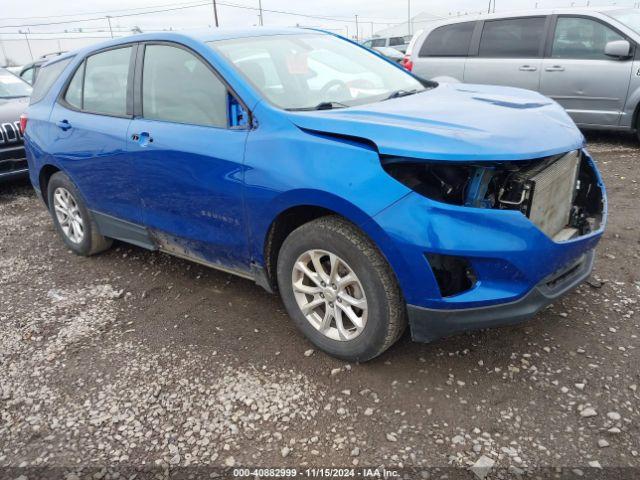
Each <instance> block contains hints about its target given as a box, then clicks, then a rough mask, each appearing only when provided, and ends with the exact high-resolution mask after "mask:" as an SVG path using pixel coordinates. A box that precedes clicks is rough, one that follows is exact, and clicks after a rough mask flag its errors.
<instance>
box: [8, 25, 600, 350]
mask: <svg viewBox="0 0 640 480" xmlns="http://www.w3.org/2000/svg"><path fill="white" fill-rule="evenodd" d="M21 126H22V128H23V130H24V131H25V142H26V149H27V157H28V162H29V172H30V176H31V181H32V183H33V186H34V187H35V189H36V190H37V191H38V192H39V194H40V195H41V197H42V199H43V200H44V203H45V204H46V205H47V207H48V209H49V210H50V212H51V217H52V219H53V222H54V224H55V228H56V230H57V232H58V233H59V234H60V236H61V237H62V240H63V241H64V243H65V244H66V245H67V247H68V248H69V249H71V250H72V251H73V252H75V253H77V254H79V255H93V254H96V253H98V252H101V251H103V250H105V249H107V248H109V247H110V246H111V244H112V241H113V239H117V240H121V241H125V242H129V243H132V244H135V245H138V246H140V247H142V248H146V249H150V250H159V251H163V252H167V253H170V254H172V255H176V256H178V257H182V258H184V259H188V260H192V261H195V262H198V263H201V264H204V265H208V266H211V267H214V268H218V269H220V270H224V271H226V272H231V273H234V274H237V275H240V276H242V277H246V278H248V279H252V280H254V281H255V282H256V283H258V284H259V285H260V286H262V287H264V288H265V289H267V290H268V291H271V292H275V291H276V290H277V291H279V293H280V295H281V296H282V300H283V302H284V305H285V306H286V309H287V311H288V313H289V314H290V316H291V318H292V319H293V321H294V322H295V324H296V326H297V327H298V328H299V329H300V330H301V331H302V333H303V334H304V335H306V336H307V337H308V338H309V340H311V342H313V344H315V345H316V346H317V347H318V348H320V349H322V350H324V351H325V352H328V353H329V354H331V355H334V356H336V357H339V358H342V359H347V360H350V361H366V360H369V359H372V358H374V357H376V356H378V355H380V354H381V353H382V352H384V351H385V350H386V349H388V348H389V347H390V346H391V345H392V344H393V343H394V342H395V341H396V340H397V339H398V338H399V337H400V335H401V334H402V332H403V331H404V330H405V327H406V326H407V325H408V326H409V327H410V330H411V334H412V337H413V339H414V340H416V341H423V342H430V341H433V340H436V339H438V338H441V337H444V336H448V335H451V334H454V333H456V332H462V331H466V330H473V329H479V328H485V327H492V326H497V325H504V324H513V323H516V322H520V321H523V320H524V319H526V318H528V317H531V316H532V315H533V314H535V313H536V312H537V311H539V310H540V309H541V308H543V307H544V306H546V305H548V304H549V303H551V302H553V301H554V300H555V299H557V298H558V297H559V296H561V295H563V294H565V293H567V292H568V291H570V290H571V289H573V288H574V287H576V286H577V285H578V284H580V283H581V282H582V281H584V280H585V278H586V277H587V276H588V275H589V273H590V272H591V269H592V266H593V259H594V249H595V247H596V245H597V243H598V241H599V239H600V237H601V236H602V232H603V228H604V224H605V221H606V197H605V189H604V186H603V183H602V180H601V177H600V174H599V173H598V170H597V168H596V165H595V164H594V161H593V160H592V158H591V157H590V156H589V153H588V152H587V150H586V149H585V140H584V137H583V136H582V134H581V133H580V132H579V131H578V129H577V128H576V127H575V125H574V123H573V122H572V121H571V119H570V118H569V117H568V116H567V114H566V113H565V112H564V110H563V109H562V108H561V107H560V106H558V105H557V104H556V103H555V102H554V101H552V100H550V99H548V98H545V97H543V96H541V95H539V94H537V93H534V92H530V91H525V90H519V89H514V88H505V87H491V86H478V85H447V84H436V83H431V82H426V81H424V80H421V79H419V78H417V77H415V76H413V75H412V74H411V73H409V72H406V71H404V70H402V69H401V68H399V67H398V66H396V65H394V64H393V63H391V62H389V61H387V60H385V59H384V58H382V57H380V56H379V55H377V54H376V53H375V52H371V51H369V50H367V49H365V48H362V47H360V46H358V45H356V44H354V43H352V42H350V41H348V40H346V39H344V38H341V37H338V36H336V35H333V34H329V33H325V32H320V31H315V30H306V29H273V30H270V29H266V28H258V29H252V30H241V31H225V30H215V31H208V32H206V33H202V34H189V35H183V34H177V33H158V34H143V35H138V36H133V37H128V38H121V39H117V40H113V41H110V42H108V43H104V44H101V45H99V46H97V47H96V46H94V47H91V48H87V49H84V50H80V51H76V52H72V53H67V54H63V55H61V56H60V57H56V58H55V59H53V60H51V61H49V63H47V64H46V65H45V66H44V67H42V70H41V73H40V75H39V78H38V80H37V82H36V85H35V88H34V92H33V97H32V99H31V105H30V106H29V108H28V111H27V113H26V115H25V116H24V117H23V118H22V122H21Z"/></svg>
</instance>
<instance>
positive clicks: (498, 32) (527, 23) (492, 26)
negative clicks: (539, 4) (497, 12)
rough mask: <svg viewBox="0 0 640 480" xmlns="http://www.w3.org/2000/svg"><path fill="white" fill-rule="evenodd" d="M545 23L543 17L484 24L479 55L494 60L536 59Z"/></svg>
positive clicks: (492, 21) (495, 21)
mask: <svg viewBox="0 0 640 480" xmlns="http://www.w3.org/2000/svg"><path fill="white" fill-rule="evenodd" d="M545 22H546V19H545V18H544V17H530V18H510V19H506V20H491V21H488V22H485V23H484V28H483V30H482V38H481V39H480V52H479V55H480V56H481V57H494V58H532V57H538V56H540V53H541V52H540V47H541V45H542V40H543V37H544V33H545V28H544V27H545Z"/></svg>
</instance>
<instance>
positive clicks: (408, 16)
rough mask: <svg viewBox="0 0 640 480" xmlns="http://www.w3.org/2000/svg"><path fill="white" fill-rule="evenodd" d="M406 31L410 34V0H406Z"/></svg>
mask: <svg viewBox="0 0 640 480" xmlns="http://www.w3.org/2000/svg"><path fill="white" fill-rule="evenodd" d="M407 31H408V32H409V35H411V0H407Z"/></svg>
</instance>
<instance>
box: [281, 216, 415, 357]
mask: <svg viewBox="0 0 640 480" xmlns="http://www.w3.org/2000/svg"><path fill="white" fill-rule="evenodd" d="M277 275H278V287H279V290H280V293H281V296H282V300H283V302H284V304H285V307H286V309H287V311H288V313H289V315H290V316H291V318H292V319H293V321H294V323H295V324H296V326H297V327H298V328H299V329H300V330H301V331H302V333H304V335H305V336H307V338H309V340H311V342H312V343H313V344H314V345H316V346H317V347H318V348H320V349H321V350H324V351H325V352H327V353H328V354H330V355H333V356H335V357H338V358H341V359H344V360H348V361H356V362H364V361H367V360H371V359H372V358H375V357H377V356H378V355H380V354H382V353H383V352H384V351H385V350H387V349H388V348H389V347H390V346H391V345H393V343H395V341H396V340H397V339H398V338H399V337H400V335H401V334H402V332H403V331H404V329H405V327H406V324H407V321H406V308H405V303H404V300H403V298H402V294H401V292H400V288H399V286H398V282H397V280H396V278H395V275H394V274H393V271H392V270H391V267H390V266H389V264H388V263H387V261H386V260H385V258H384V257H383V256H382V254H381V253H380V252H379V250H378V249H377V248H376V246H375V245H374V244H373V243H372V242H371V241H370V240H369V239H368V238H367V237H366V236H365V235H364V234H363V233H362V232H361V231H360V230H358V228H356V227H355V226H354V225H353V224H351V223H349V222H347V221H346V220H344V219H342V218H340V217H335V216H330V217H322V218H320V219H317V220H314V221H312V222H310V223H307V224H305V225H302V226H301V227H299V228H298V229H296V230H295V231H293V232H292V233H291V234H290V235H289V236H288V237H287V238H286V239H285V241H284V243H283V245H282V248H281V249H280V253H279V255H278V266H277Z"/></svg>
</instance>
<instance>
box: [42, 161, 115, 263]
mask: <svg viewBox="0 0 640 480" xmlns="http://www.w3.org/2000/svg"><path fill="white" fill-rule="evenodd" d="M47 196H48V205H49V212H50V213H51V217H52V218H53V223H54V225H55V227H56V230H57V231H58V234H59V235H60V236H61V237H62V240H63V241H64V243H65V244H66V246H67V247H69V248H70V249H71V251H73V252H74V253H75V254H77V255H81V256H84V257H88V256H90V255H95V254H96V253H100V252H102V251H104V250H107V249H108V248H109V247H111V244H112V243H113V241H112V240H111V239H110V238H106V237H103V236H102V235H100V232H98V227H97V226H96V223H95V222H94V220H93V218H92V217H91V214H90V213H89V210H88V209H87V207H86V206H85V204H84V201H83V200H82V196H81V195H80V193H79V192H78V189H77V188H76V186H75V185H74V184H73V182H72V181H71V179H70V178H69V177H68V176H67V175H65V174H64V173H62V172H56V173H54V174H53V175H52V176H51V179H50V180H49V185H48V187H47Z"/></svg>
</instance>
